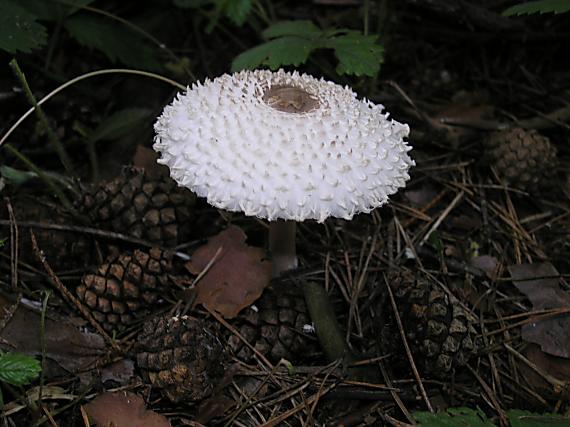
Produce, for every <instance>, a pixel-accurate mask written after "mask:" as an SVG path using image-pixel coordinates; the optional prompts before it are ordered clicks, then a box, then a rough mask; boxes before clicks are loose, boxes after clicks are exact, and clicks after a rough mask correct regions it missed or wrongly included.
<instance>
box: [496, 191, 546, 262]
mask: <svg viewBox="0 0 570 427" xmlns="http://www.w3.org/2000/svg"><path fill="white" fill-rule="evenodd" d="M489 207H490V209H491V210H492V211H493V213H495V214H496V215H498V216H499V218H501V219H502V220H503V222H504V223H505V224H507V225H508V226H509V227H510V228H511V230H512V231H513V232H514V233H515V234H516V238H518V239H522V240H526V241H527V243H530V244H531V247H532V249H533V250H534V252H535V253H536V255H537V256H538V257H540V258H542V259H545V258H547V257H546V254H545V253H544V252H543V251H542V250H541V249H540V248H538V247H536V246H537V244H536V242H535V241H534V239H532V237H531V236H530V235H529V234H528V232H527V231H526V230H525V229H524V228H522V229H521V228H520V227H517V224H516V223H514V222H512V221H511V220H510V218H509V213H508V212H507V211H505V208H503V207H502V206H500V205H499V204H498V203H497V202H494V201H491V203H490V205H489Z"/></svg>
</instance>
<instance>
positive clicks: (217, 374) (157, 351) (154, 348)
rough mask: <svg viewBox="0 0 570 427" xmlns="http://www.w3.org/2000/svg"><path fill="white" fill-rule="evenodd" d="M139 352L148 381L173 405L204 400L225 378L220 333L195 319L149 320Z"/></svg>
mask: <svg viewBox="0 0 570 427" xmlns="http://www.w3.org/2000/svg"><path fill="white" fill-rule="evenodd" d="M136 350H137V364H138V366H139V368H140V369H141V370H142V373H143V377H144V378H145V380H146V381H149V382H150V384H151V385H152V386H153V387H156V388H158V389H160V391H161V393H162V394H163V395H164V396H166V397H167V398H168V399H170V400H171V401H172V402H180V401H198V400H201V399H203V398H204V397H206V396H208V395H209V394H211V392H212V390H213V389H214V387H215V386H216V384H217V383H218V381H219V380H220V379H221V378H222V376H223V370H224V368H223V356H224V353H223V346H222V343H221V342H220V340H219V338H218V335H217V330H215V329H214V328H213V327H211V326H210V325H207V324H206V323H205V322H203V321H200V320H198V319H195V318H192V317H188V316H183V317H172V318H168V317H164V316H161V317H156V318H153V319H150V320H148V321H147V322H145V324H144V327H143V331H142V333H141V334H140V335H139V337H138V341H137V345H136Z"/></svg>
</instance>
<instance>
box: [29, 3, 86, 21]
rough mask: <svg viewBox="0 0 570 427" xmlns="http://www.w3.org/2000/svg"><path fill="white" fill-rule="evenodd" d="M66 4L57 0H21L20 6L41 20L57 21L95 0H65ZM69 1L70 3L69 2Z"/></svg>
mask: <svg viewBox="0 0 570 427" xmlns="http://www.w3.org/2000/svg"><path fill="white" fill-rule="evenodd" d="M65 1H66V4H64V3H60V2H58V1H56V0H19V4H20V6H22V7H24V8H25V9H27V10H28V11H29V12H31V13H33V14H34V15H36V16H37V17H38V19H40V20H47V21H57V20H59V19H63V18H65V17H67V16H69V15H72V14H74V13H75V12H77V11H78V10H80V9H81V7H82V6H87V5H88V4H89V3H92V2H93V0H74V1H72V0H65ZM67 3H69V4H67Z"/></svg>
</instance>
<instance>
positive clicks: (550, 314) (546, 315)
mask: <svg viewBox="0 0 570 427" xmlns="http://www.w3.org/2000/svg"><path fill="white" fill-rule="evenodd" d="M545 311H546V312H545V313H544V314H541V315H538V316H536V317H532V318H529V319H525V320H521V321H520V322H516V323H513V324H512V325H508V326H505V327H504V328H500V329H495V330H494V331H491V332H486V335H497V334H501V333H503V332H505V331H506V330H509V329H514V328H518V327H519V326H524V325H526V324H528V323H535V322H538V321H539V320H544V319H547V318H549V317H553V316H558V315H560V314H567V313H570V307H562V308H556V309H551V310H545Z"/></svg>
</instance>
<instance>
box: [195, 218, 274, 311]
mask: <svg viewBox="0 0 570 427" xmlns="http://www.w3.org/2000/svg"><path fill="white" fill-rule="evenodd" d="M245 240H246V235H245V233H244V232H243V230H241V229H240V228H239V227H237V226H233V225H232V226H229V227H228V228H227V229H225V230H224V231H222V232H220V233H219V234H217V235H216V236H214V237H212V238H211V239H209V240H208V243H207V244H206V245H204V246H202V247H200V248H199V249H197V250H196V251H195V252H194V253H193V254H192V259H191V261H189V262H188V263H186V268H187V269H188V271H190V272H191V273H192V274H197V275H200V278H199V280H198V283H197V284H196V288H195V290H196V300H195V302H194V303H195V304H196V305H197V304H202V305H204V306H206V307H208V308H209V309H210V310H214V311H216V312H218V313H220V314H221V315H222V316H223V317H225V318H226V319H232V318H234V317H236V316H237V315H238V313H239V312H240V311H241V310H242V309H244V308H246V307H249V306H250V305H251V304H252V303H253V302H254V301H255V300H257V299H258V298H259V297H260V296H261V293H262V292H263V289H265V287H266V286H267V285H268V284H269V281H270V280H271V263H270V262H269V260H267V259H266V253H265V251H264V250H263V249H262V248H257V247H252V246H248V245H247V244H246V243H245Z"/></svg>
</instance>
